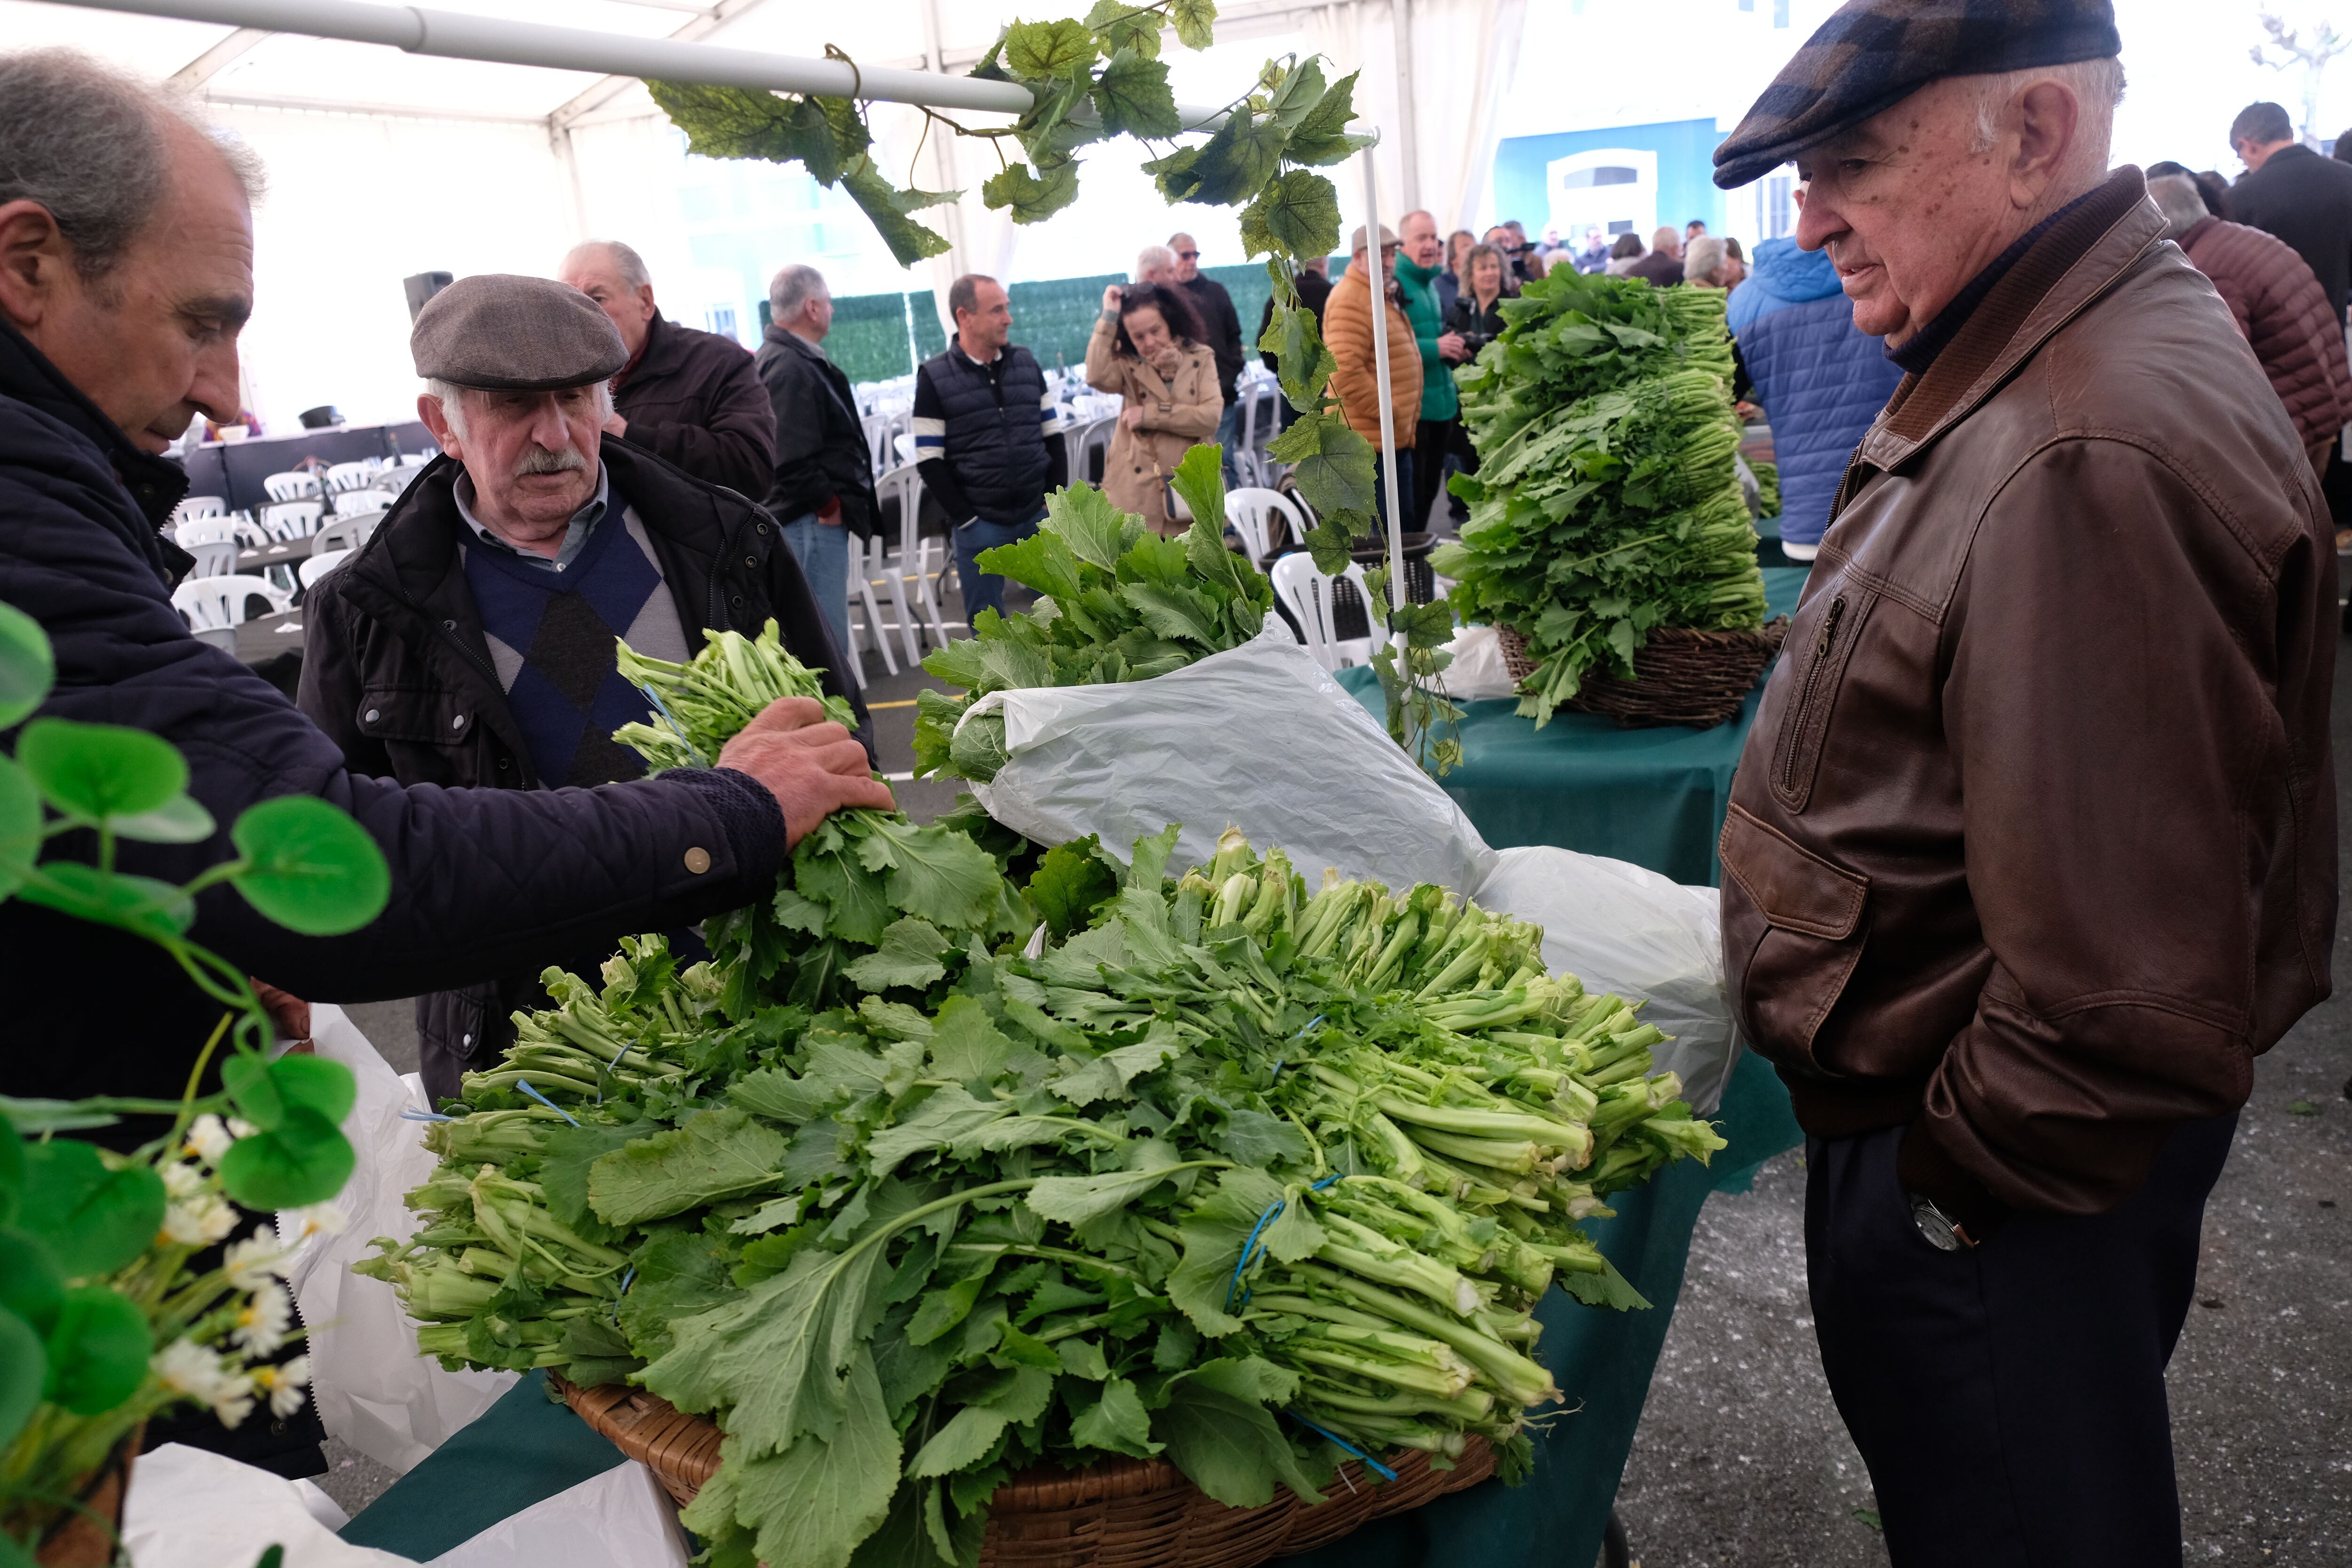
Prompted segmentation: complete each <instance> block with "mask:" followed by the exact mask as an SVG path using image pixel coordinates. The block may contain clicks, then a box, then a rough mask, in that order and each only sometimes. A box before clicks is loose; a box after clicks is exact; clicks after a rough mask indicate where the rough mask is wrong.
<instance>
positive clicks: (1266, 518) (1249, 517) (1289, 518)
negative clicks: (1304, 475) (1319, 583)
mask: <svg viewBox="0 0 2352 1568" xmlns="http://www.w3.org/2000/svg"><path fill="white" fill-rule="evenodd" d="M1276 519H1279V520H1280V521H1281V522H1282V524H1283V526H1284V527H1285V528H1286V530H1287V531H1288V532H1287V534H1286V537H1285V539H1284V540H1283V543H1284V544H1285V545H1287V546H1288V547H1290V548H1292V549H1297V547H1298V546H1299V545H1300V544H1301V543H1303V542H1305V541H1306V538H1307V520H1306V519H1305V518H1303V517H1301V516H1300V515H1299V514H1298V509H1297V508H1296V507H1294V506H1292V505H1291V504H1290V498H1289V497H1288V496H1286V495H1284V494H1283V493H1282V492H1281V491H1280V490H1268V489H1257V488H1255V487H1254V486H1247V485H1245V486H1244V487H1242V488H1241V489H1234V490H1227V491H1226V492H1225V521H1227V522H1229V523H1231V524H1232V525H1233V529H1234V532H1235V533H1238V534H1240V535H1241V536H1242V547H1243V548H1244V549H1245V550H1247V551H1248V552H1249V558H1250V561H1251V563H1253V564H1255V565H1257V566H1259V567H1261V568H1263V567H1264V565H1265V563H1266V561H1267V560H1268V559H1269V558H1270V557H1272V555H1273V554H1274V552H1275V540H1274V525H1275V521H1276Z"/></svg>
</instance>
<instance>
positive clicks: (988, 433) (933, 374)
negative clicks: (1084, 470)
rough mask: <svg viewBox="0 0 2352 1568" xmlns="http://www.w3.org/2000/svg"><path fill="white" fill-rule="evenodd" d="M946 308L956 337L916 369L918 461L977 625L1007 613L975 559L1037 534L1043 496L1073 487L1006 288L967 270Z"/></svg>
mask: <svg viewBox="0 0 2352 1568" xmlns="http://www.w3.org/2000/svg"><path fill="white" fill-rule="evenodd" d="M948 309H949V310H952V311H954V312H955V323H956V335H955V341H954V342H951V343H950V344H949V345H948V346H947V352H946V353H941V354H939V355H936V356H934V357H933V358H930V359H928V360H925V361H924V362H923V366H922V368H921V369H920V370H919V371H917V372H916V373H915V461H916V463H917V465H918V466H919V469H920V471H921V473H922V476H923V485H924V488H926V489H929V491H930V492H931V494H932V495H934V496H935V497H937V498H938V499H939V503H940V509H941V510H944V511H945V512H946V513H947V514H948V516H950V518H953V519H955V520H956V531H955V552H956V581H957V583H958V584H961V587H962V589H963V609H964V614H965V616H968V617H970V618H971V620H973V621H975V622H977V621H978V620H979V618H980V612H981V611H982V610H994V611H995V612H996V613H997V614H999V615H1003V613H1004V579H1003V577H1000V576H998V575H997V574H994V573H992V572H982V570H981V569H980V566H979V563H978V562H977V560H976V559H975V558H976V557H977V556H978V555H979V554H980V552H982V551H983V550H990V549H993V548H994V547H995V546H997V545H1000V544H1011V543H1012V542H1014V541H1015V540H1020V539H1026V538H1027V537H1028V536H1029V535H1031V534H1033V533H1034V532H1036V531H1037V524H1038V522H1039V521H1040V520H1042V519H1043V518H1044V517H1045V492H1046V491H1048V490H1053V489H1060V488H1061V487H1062V486H1064V485H1066V484H1067V483H1068V482H1069V479H1070V475H1069V454H1068V452H1067V451H1066V449H1065V448H1064V447H1063V445H1062V443H1060V442H1059V441H1048V440H1047V439H1045V423H1046V421H1048V420H1050V419H1052V418H1053V416H1054V400H1053V398H1052V397H1051V396H1050V395H1048V394H1047V393H1046V391H1045V372H1044V371H1042V370H1040V369H1038V368H1037V361H1036V358H1035V357H1034V355H1032V354H1031V353H1030V352H1029V351H1028V350H1027V349H1023V348H1014V347H1013V345H1012V344H1011V342H1009V341H1008V340H1009V339H1010V338H1011V337H1012V336H1013V306H1012V304H1011V302H1010V301H1009V300H1007V299H1006V298H1005V293H1004V289H1003V285H1001V284H999V283H998V282H997V281H996V279H993V278H987V277H983V276H982V275H981V274H980V273H977V272H967V273H966V274H964V275H963V276H962V277H961V278H959V279H956V280H955V284H954V286H953V287H952V288H950V289H949V290H948Z"/></svg>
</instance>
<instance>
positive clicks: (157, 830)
mask: <svg viewBox="0 0 2352 1568" xmlns="http://www.w3.org/2000/svg"><path fill="white" fill-rule="evenodd" d="M110 826H112V827H113V829H114V831H115V832H117V833H119V834H121V836H122V837H125V838H136V839H139V840H140V841H142V843H147V844H202V843H203V842H204V841H205V839H207V838H210V837H212V836H213V834H214V833H215V831H216V830H217V825H216V824H215V822H214V821H213V814H212V813H211V812H209V811H206V810H205V808H204V806H203V805H201V804H199V803H198V802H197V800H196V799H195V797H194V796H193V795H173V797H172V798H171V799H170V800H167V801H165V802H164V803H163V805H159V806H157V807H156V808H155V809H154V810H152V811H142V812H135V813H133V814H132V815H131V816H118V817H115V818H114V819H113V821H112V822H111V823H110Z"/></svg>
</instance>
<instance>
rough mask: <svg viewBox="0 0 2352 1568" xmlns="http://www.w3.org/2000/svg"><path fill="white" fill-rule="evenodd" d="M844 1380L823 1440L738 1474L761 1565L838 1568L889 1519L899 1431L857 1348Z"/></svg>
mask: <svg viewBox="0 0 2352 1568" xmlns="http://www.w3.org/2000/svg"><path fill="white" fill-rule="evenodd" d="M878 1250H879V1249H878V1248H877V1251H878ZM848 1372H849V1376H848V1378H847V1386H846V1390H845V1394H846V1403H845V1409H844V1411H843V1415H842V1419H841V1422H840V1424H839V1425H838V1426H835V1429H834V1430H833V1432H832V1434H831V1435H830V1436H826V1437H814V1436H804V1437H802V1438H801V1439H799V1440H798V1441H797V1442H795V1443H793V1445H792V1447H789V1448H787V1449H785V1450H784V1451H783V1452H782V1453H781V1454H773V1455H769V1456H765V1457H760V1456H754V1457H752V1458H749V1459H747V1460H746V1461H745V1463H744V1464H743V1466H742V1473H741V1475H740V1478H739V1479H737V1481H736V1483H735V1485H736V1497H735V1517H736V1518H737V1519H739V1520H740V1521H742V1522H743V1523H744V1524H746V1525H748V1526H750V1527H751V1529H752V1530H755V1531H758V1532H759V1548H758V1550H759V1554H760V1559H761V1561H762V1562H765V1563H779V1564H781V1563H792V1564H793V1568H842V1565H843V1564H845V1563H847V1562H848V1561H849V1556H850V1553H851V1552H853V1551H855V1550H856V1546H857V1543H858V1542H861V1541H863V1540H865V1539H866V1537H867V1536H868V1535H870V1534H872V1533H873V1532H874V1531H875V1529H876V1527H877V1526H878V1525H880V1524H881V1522H882V1518H883V1515H885V1514H886V1513H887V1512H888V1511H889V1509H890V1497H891V1494H892V1493H893V1492H895V1491H897V1490H898V1464H899V1453H900V1449H899V1443H898V1429H897V1428H896V1427H895V1426H892V1425H891V1423H890V1415H889V1411H888V1410H887V1408H886V1407H885V1406H884V1405H883V1403H882V1385H881V1383H880V1381H879V1380H878V1379H877V1376H876V1375H875V1371H874V1357H873V1354H872V1352H869V1351H868V1350H866V1348H865V1347H864V1346H860V1347H859V1348H858V1349H857V1351H856V1354H855V1355H853V1356H852V1357H851V1358H850V1360H849V1367H848ZM730 1440H731V1439H730Z"/></svg>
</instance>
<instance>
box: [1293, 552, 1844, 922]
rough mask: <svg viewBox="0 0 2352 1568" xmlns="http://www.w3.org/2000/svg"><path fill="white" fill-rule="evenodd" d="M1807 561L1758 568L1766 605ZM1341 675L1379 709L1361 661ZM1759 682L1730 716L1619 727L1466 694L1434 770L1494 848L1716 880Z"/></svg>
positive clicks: (1789, 595) (1788, 603)
mask: <svg viewBox="0 0 2352 1568" xmlns="http://www.w3.org/2000/svg"><path fill="white" fill-rule="evenodd" d="M1805 575H1806V574H1805V569H1803V568H1801V567H1786V566H1783V567H1777V568H1774V569H1771V570H1769V571H1767V572H1766V573H1765V574H1764V599H1765V603H1766V604H1767V605H1769V609H1770V613H1771V614H1772V615H1775V616H1781V615H1789V614H1791V613H1793V612H1794V611H1795V609H1796V607H1797V595H1799V594H1800V593H1801V592H1802V591H1803V589H1804V586H1805ZM1339 684H1340V685H1341V686H1342V687H1344V688H1346V689H1348V690H1349V691H1351V692H1353V693H1354V694H1355V697H1356V700H1357V701H1359V702H1361V703H1362V704H1363V705H1364V706H1365V707H1366V708H1368V709H1370V710H1371V712H1372V714H1373V716H1374V717H1376V718H1381V719H1382V721H1385V716H1386V712H1387V710H1386V707H1385V706H1384V703H1383V700H1382V699H1381V688H1380V682H1379V680H1378V679H1377V678H1375V677H1374V675H1373V674H1372V672H1371V670H1370V668H1366V667H1363V666H1358V667H1357V668H1353V669H1343V670H1341V671H1340V672H1339ZM1762 689H1763V688H1762V686H1761V685H1760V684H1759V686H1758V688H1757V690H1756V691H1755V692H1751V693H1749V694H1748V702H1747V705H1746V706H1745V707H1743V708H1742V709H1741V710H1739V717H1738V718H1737V719H1734V720H1732V721H1730V722H1728V723H1725V724H1718V725H1717V726H1716V727H1715V728H1714V729H1712V730H1693V729H1690V728H1687V727H1686V726H1684V725H1679V724H1676V725H1668V726H1666V727H1664V728H1663V729H1656V730H1621V729H1619V728H1617V726H1616V725H1615V724H1613V723H1612V722H1611V721H1608V720H1607V719H1604V718H1601V716H1600V715H1599V714H1597V713H1570V712H1567V711H1564V710H1563V711H1561V712H1559V713H1556V714H1554V715H1553V716H1552V721H1551V722H1550V723H1549V724H1547V725H1545V726H1544V727H1543V728H1542V729H1540V730H1538V729H1537V728H1536V726H1535V721H1534V720H1532V719H1522V718H1520V717H1519V716H1518V713H1517V706H1518V704H1517V699H1515V698H1509V697H1503V698H1496V699H1495V700H1490V701H1484V702H1467V703H1465V704H1463V708H1464V714H1463V719H1462V750H1463V762H1462V765H1461V766H1460V767H1458V768H1455V769H1454V771H1453V772H1452V773H1448V774H1447V775H1446V776H1445V778H1444V780H1443V781H1442V782H1443V784H1444V787H1445V793H1446V794H1448V795H1452V796H1453V797H1454V799H1455V800H1457V801H1459V802H1460V803H1461V805H1462V809H1463V810H1464V811H1465V812H1466V813H1468V814H1469V817H1470V820H1471V822H1472V823H1473V824H1475V826H1476V827H1477V829H1478V831H1479V832H1480V833H1481V834H1483V835H1485V837H1486V842H1487V843H1489V844H1491V845H1493V846H1494V847H1496V848H1497V849H1508V848H1512V847H1516V846H1518V845H1522V844H1557V845H1559V847H1562V848H1564V849H1580V850H1582V851H1584V852H1585V853H1586V854H1588V855H1607V856H1611V857H1612V858H1616V859H1619V860H1631V861H1633V863H1634V864H1635V865H1637V866H1647V867H1648V868H1650V869H1651V870H1653V871H1663V872H1664V873H1665V874H1666V875H1667V876H1669V877H1672V878H1673V879H1675V881H1677V882H1688V883H1691V884H1694V885H1700V884H1709V885H1711V884H1712V883H1714V882H1715V881H1716V879H1717V866H1716V859H1715V836H1716V834H1717V832H1718V831H1720V829H1721V828H1722V826H1723V814H1724V812H1725V810H1726V809H1727V806H1728V805H1729V803H1730V800H1731V771H1732V769H1734V768H1736V767H1738V765H1739V749H1740V747H1741V746H1743V745H1745V744H1746V743H1747V741H1748V725H1749V724H1750V723H1751V722H1753V721H1754V720H1755V718H1756V704H1757V701H1758V699H1759V694H1760V693H1761V691H1762Z"/></svg>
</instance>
